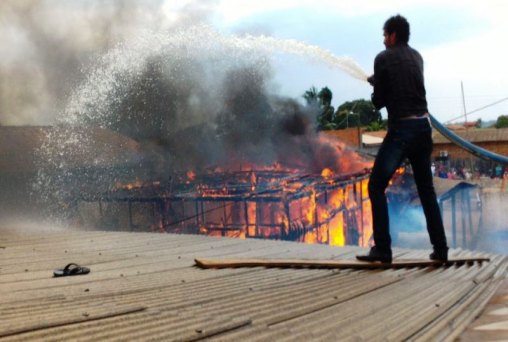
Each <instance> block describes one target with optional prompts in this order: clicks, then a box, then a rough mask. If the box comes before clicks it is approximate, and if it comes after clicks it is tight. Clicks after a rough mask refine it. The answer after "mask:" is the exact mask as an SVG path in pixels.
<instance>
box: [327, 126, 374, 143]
mask: <svg viewBox="0 0 508 342" xmlns="http://www.w3.org/2000/svg"><path fill="white" fill-rule="evenodd" d="M363 132H365V129H364V128H357V127H352V128H346V129H339V130H336V131H323V133H324V134H328V135H331V136H334V137H337V138H339V139H340V140H341V141H343V142H344V143H346V144H347V145H348V146H351V147H359V146H360V139H361V135H362V133H363Z"/></svg>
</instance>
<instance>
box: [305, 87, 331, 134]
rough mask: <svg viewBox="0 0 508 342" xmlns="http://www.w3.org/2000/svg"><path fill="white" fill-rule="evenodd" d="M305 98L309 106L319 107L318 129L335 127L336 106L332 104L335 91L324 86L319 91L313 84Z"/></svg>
mask: <svg viewBox="0 0 508 342" xmlns="http://www.w3.org/2000/svg"><path fill="white" fill-rule="evenodd" d="M303 98H304V99H305V101H306V102H307V105H308V106H315V107H318V109H319V111H318V116H317V122H318V130H332V129H335V123H334V121H333V113H334V110H335V109H334V108H333V106H332V105H331V103H332V98H333V93H332V91H331V90H330V89H329V88H328V87H324V88H322V89H321V90H320V91H319V92H318V91H317V89H316V87H314V86H312V87H311V88H310V89H309V90H307V91H306V92H305V93H304V94H303Z"/></svg>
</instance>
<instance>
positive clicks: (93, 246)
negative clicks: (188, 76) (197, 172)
mask: <svg viewBox="0 0 508 342" xmlns="http://www.w3.org/2000/svg"><path fill="white" fill-rule="evenodd" d="M359 252H364V250H360V249H359V248H356V247H346V248H337V247H330V246H323V245H306V244H301V243H292V242H282V241H264V240H255V239H250V240H238V239H226V238H212V237H205V236H191V235H171V234H150V233H122V232H97V231H94V232H92V231H89V232H86V231H73V230H70V229H69V230H65V231H50V232H37V231H34V230H33V229H32V230H24V229H22V228H19V229H17V230H15V231H14V230H12V229H8V227H6V228H0V316H1V318H2V319H1V320H0V339H1V340H2V341H3V340H6V341H11V340H12V341H14V340H16V341H17V340H51V341H69V340H80V341H81V340H82V341H99V340H101V341H102V340H119V341H125V340H134V341H142V340H170V341H171V340H182V341H195V340H202V339H207V340H220V341H246V340H248V341H255V340H259V341H267V340H270V341H285V340H287V341H295V340H306V341H307V340H313V341H314V340H316V341H317V340H319V341H338V340H340V341H348V340H355V341H356V340H382V339H384V340H393V341H399V340H404V339H411V340H421V341H427V340H431V339H437V340H453V339H454V338H456V337H458V336H460V335H461V333H462V332H463V331H464V330H465V329H466V328H467V327H468V326H469V325H470V324H471V322H472V321H473V319H474V318H475V317H477V316H478V315H479V314H480V313H481V312H482V310H483V308H484V307H485V306H486V305H487V303H488V301H489V299H490V298H491V296H492V295H493V294H494V293H495V291H496V290H497V289H498V287H499V286H500V285H501V284H502V283H503V281H504V279H505V278H506V275H507V266H508V261H507V258H506V257H502V256H497V255H488V254H483V253H471V252H467V251H461V250H453V251H452V252H451V255H452V256H453V257H457V258H459V257H489V258H490V259H491V261H490V262H484V263H481V264H479V263H475V264H464V265H460V266H459V265H456V266H449V267H435V268H434V267H427V268H402V269H387V270H353V269H340V270H337V269H313V268H303V269H282V268H264V267H254V268H235V269H207V270H204V269H200V268H197V267H195V266H194V259H195V258H214V259H217V258H225V259H228V258H270V259H277V258H280V259H323V260H338V259H354V255H355V254H357V253H359ZM427 255H428V251H417V250H396V251H395V257H403V258H409V259H417V258H426V257H427ZM69 262H76V263H78V264H81V265H83V266H87V267H89V268H90V269H91V272H90V273H89V274H88V275H81V276H72V277H62V278H53V277H52V275H53V270H54V269H57V268H62V267H64V266H65V265H66V264H67V263H69Z"/></svg>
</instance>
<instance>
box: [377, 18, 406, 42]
mask: <svg viewBox="0 0 508 342" xmlns="http://www.w3.org/2000/svg"><path fill="white" fill-rule="evenodd" d="M383 29H384V30H385V31H386V32H387V33H388V34H392V33H394V32H395V34H396V36H397V42H399V43H404V44H407V42H408V41H409V23H408V21H407V19H406V18H404V17H403V16H401V15H400V14H397V15H394V16H393V17H390V18H388V20H387V21H386V22H385V26H383Z"/></svg>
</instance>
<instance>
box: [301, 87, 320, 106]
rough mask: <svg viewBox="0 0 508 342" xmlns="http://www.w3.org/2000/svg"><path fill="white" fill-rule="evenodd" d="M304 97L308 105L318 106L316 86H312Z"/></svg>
mask: <svg viewBox="0 0 508 342" xmlns="http://www.w3.org/2000/svg"><path fill="white" fill-rule="evenodd" d="M303 98H304V99H305V102H306V103H307V106H317V105H318V104H319V97H318V91H317V89H316V87H314V86H312V87H310V89H309V90H307V91H306V92H305V93H304V94H303Z"/></svg>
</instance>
